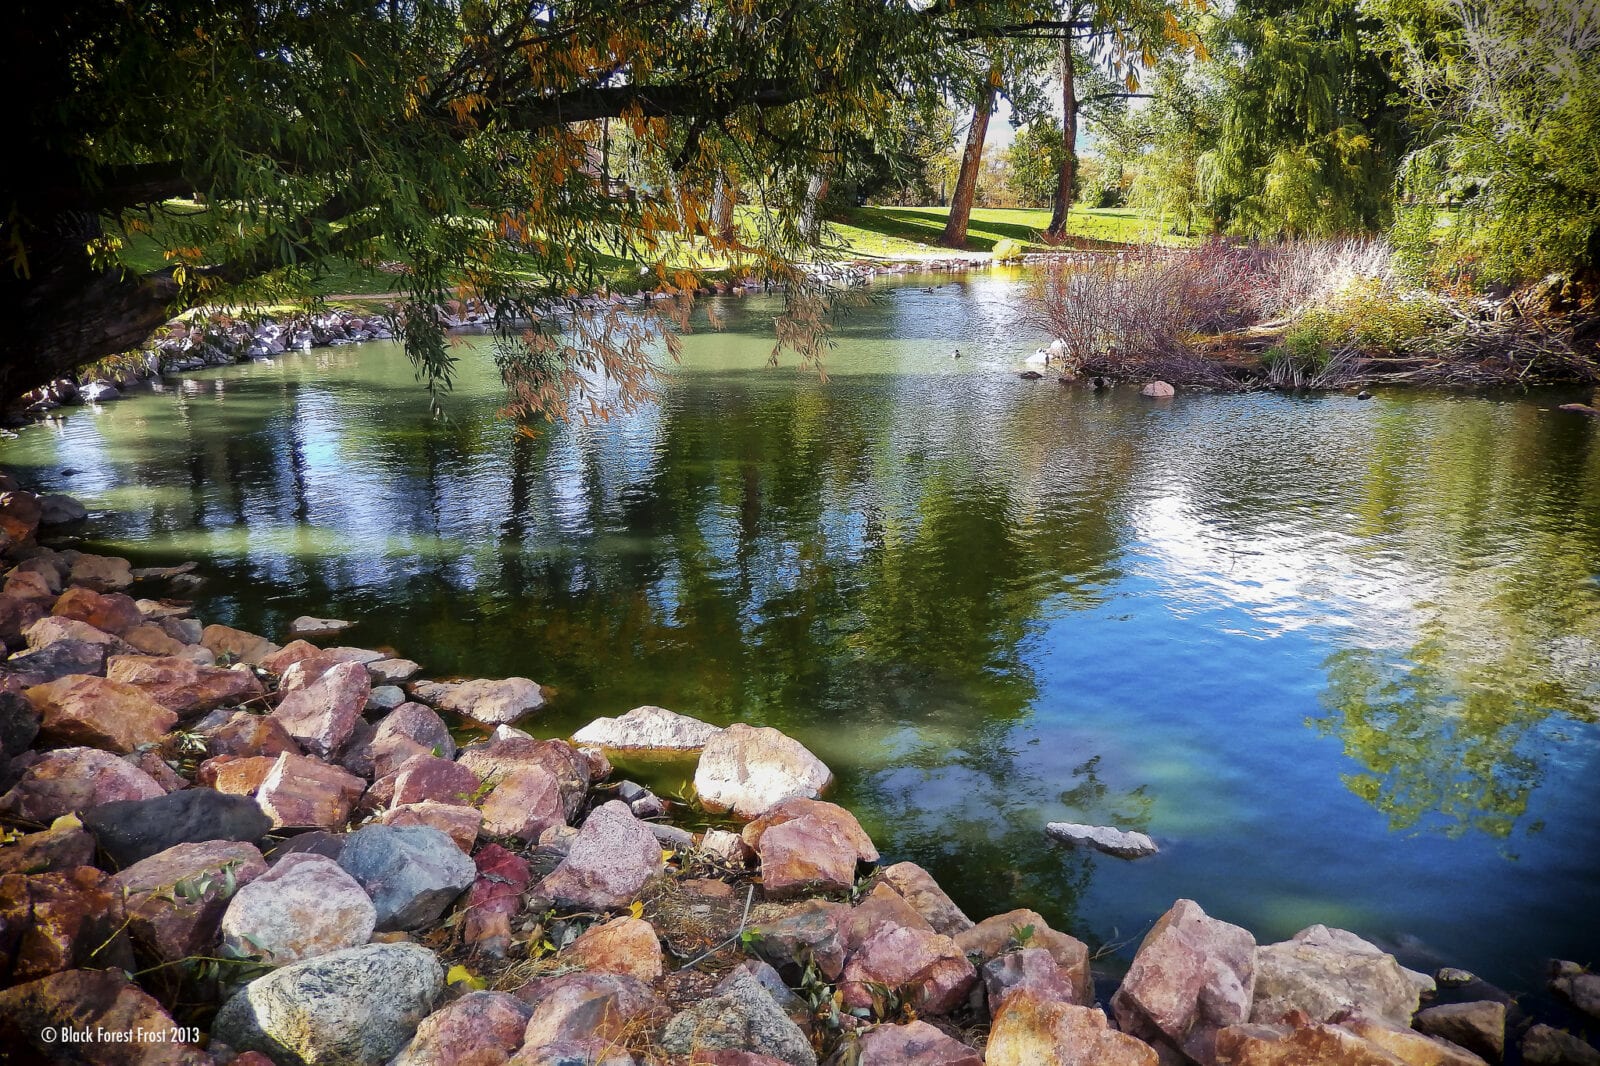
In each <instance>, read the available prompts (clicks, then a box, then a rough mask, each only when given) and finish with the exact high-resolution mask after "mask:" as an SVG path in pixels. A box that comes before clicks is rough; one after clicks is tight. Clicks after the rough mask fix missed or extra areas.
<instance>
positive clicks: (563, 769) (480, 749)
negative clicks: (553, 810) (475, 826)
mask: <svg viewBox="0 0 1600 1066" xmlns="http://www.w3.org/2000/svg"><path fill="white" fill-rule="evenodd" d="M456 761H457V762H459V763H460V764H461V765H462V766H465V767H467V768H468V769H469V770H471V771H472V772H473V773H475V774H477V775H478V777H479V778H480V779H481V780H483V781H487V782H489V783H490V784H491V785H495V784H498V783H500V782H503V781H506V780H509V779H511V778H513V777H515V776H516V775H517V773H518V771H520V770H524V769H531V768H535V767H537V768H539V769H543V770H545V771H547V772H548V773H549V774H550V775H551V776H553V777H554V778H555V779H556V783H557V787H558V788H559V791H560V793H561V808H562V812H563V814H564V815H565V820H566V821H568V822H570V821H572V819H574V818H576V817H577V815H578V812H579V811H580V810H582V809H583V801H584V797H585V796H587V795H588V793H589V763H588V761H587V760H586V759H585V758H584V757H583V755H582V754H581V753H580V752H579V751H578V749H576V748H574V747H573V746H572V745H571V744H568V743H566V742H565V741H562V740H535V739H533V738H532V737H530V736H527V735H525V734H518V733H516V732H515V731H512V730H505V731H502V730H498V729H497V730H496V731H495V734H494V736H492V737H491V738H490V739H489V740H487V741H484V742H482V743H479V744H469V745H467V746H466V747H464V748H462V749H461V750H460V751H459V752H458V753H457V754H456ZM485 817H486V819H487V815H485Z"/></svg>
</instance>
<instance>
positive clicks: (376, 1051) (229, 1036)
mask: <svg viewBox="0 0 1600 1066" xmlns="http://www.w3.org/2000/svg"><path fill="white" fill-rule="evenodd" d="M443 989H444V970H443V968H442V967H440V965H439V961H438V959H436V958H435V957H434V954H433V952H431V951H429V950H428V949H427V948H425V947H422V946H421V945H418V944H366V945H364V946H362V947H357V948H347V949H346V950H344V951H335V952H333V953H331V954H328V955H320V956H318V957H317V958H314V959H308V960H306V961H305V962H297V963H295V964H294V965H292V966H285V967H284V968H283V969H281V970H276V971H274V972H272V973H270V974H268V975H267V976H265V977H262V978H259V979H258V980H255V981H252V982H251V983H250V984H248V985H246V986H245V987H244V988H243V989H242V990H241V991H240V992H239V993H238V994H236V995H235V996H234V997H233V998H232V999H230V1000H228V1002H227V1003H225V1004H224V1005H223V1007H222V1010H220V1011H219V1012H217V1017H216V1020H215V1022H213V1023H212V1034H213V1036H214V1037H215V1038H216V1039H217V1040H218V1041H219V1042H221V1043H224V1044H227V1045H228V1046H229V1047H232V1048H234V1049H235V1050H238V1051H260V1052H262V1053H263V1054H266V1055H268V1056H270V1057H271V1058H272V1060H273V1061H274V1062H278V1063H295V1064H297V1066H299V1064H305V1066H316V1064H322V1063H328V1064H334V1063H337V1064H340V1066H369V1064H370V1066H378V1064H379V1063H385V1062H388V1061H389V1060H390V1059H391V1058H393V1057H394V1056H395V1054H396V1053H398V1052H399V1051H400V1049H401V1048H403V1047H404V1046H405V1045H406V1042H407V1041H409V1040H410V1039H411V1036H412V1034H413V1033H415V1032H416V1029H417V1025H418V1024H419V1023H420V1022H421V1021H422V1019H423V1018H425V1017H427V1015H428V1013H429V1012H430V1011H431V1010H432V1008H433V1004H434V1001H435V1000H437V999H438V998H439V994H440V992H441V991H443Z"/></svg>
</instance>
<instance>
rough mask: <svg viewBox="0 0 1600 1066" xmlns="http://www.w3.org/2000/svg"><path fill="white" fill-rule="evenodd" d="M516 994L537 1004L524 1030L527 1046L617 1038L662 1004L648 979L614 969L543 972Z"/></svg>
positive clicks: (646, 1018) (531, 1003)
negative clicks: (608, 970)
mask: <svg viewBox="0 0 1600 1066" xmlns="http://www.w3.org/2000/svg"><path fill="white" fill-rule="evenodd" d="M516 994H517V997H518V998H519V999H521V1000H523V1001H524V1002H525V1003H528V1004H529V1005H530V1006H532V1008H533V1011H532V1013H531V1014H529V1016H528V1025H527V1028H526V1029H525V1030H523V1034H522V1039H523V1043H524V1045H525V1046H527V1047H529V1048H540V1047H548V1046H551V1045H556V1044H567V1043H578V1044H582V1043H585V1042H587V1041H591V1040H594V1041H600V1042H602V1043H605V1042H611V1041H618V1040H620V1039H621V1038H622V1037H623V1036H624V1035H626V1034H627V1033H628V1032H630V1031H636V1027H637V1026H638V1025H639V1023H640V1022H641V1021H647V1020H649V1019H651V1018H653V1017H654V1016H655V1015H656V1014H657V1012H658V1011H659V1010H660V1009H661V1003H660V1001H659V1000H658V999H656V997H655V994H654V993H652V992H651V991H650V986H649V985H646V984H645V983H644V982H643V981H640V980H638V979H637V978H634V977H628V976H626V975H623V974H614V973H565V974H561V975H559V976H556V977H545V978H540V979H538V980H534V981H530V982H528V983H527V984H525V985H523V986H522V987H521V988H519V989H518V990H517V993H516Z"/></svg>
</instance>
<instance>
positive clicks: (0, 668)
mask: <svg viewBox="0 0 1600 1066" xmlns="http://www.w3.org/2000/svg"><path fill="white" fill-rule="evenodd" d="M110 650H111V649H110V648H109V647H108V646H107V645H105V644H91V643H89V642H88V641H85V640H58V641H56V642H55V643H53V644H48V645H46V646H45V647H42V648H39V649H37V650H36V651H25V652H21V653H19V654H17V655H13V656H12V657H11V658H9V659H7V660H6V661H5V663H4V664H0V674H9V675H10V676H11V677H13V678H15V679H16V680H17V682H18V683H19V684H20V685H21V686H22V687H23V688H32V687H33V686H34V685H47V684H49V683H50V682H52V681H59V680H61V679H62V678H63V677H66V676H67V675H69V674H104V673H105V672H106V656H107V655H108V654H109V653H110Z"/></svg>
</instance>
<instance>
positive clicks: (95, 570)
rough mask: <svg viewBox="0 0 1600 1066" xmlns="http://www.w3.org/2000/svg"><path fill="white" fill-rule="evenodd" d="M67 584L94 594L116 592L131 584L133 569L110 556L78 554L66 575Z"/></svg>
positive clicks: (123, 560) (125, 562)
mask: <svg viewBox="0 0 1600 1066" xmlns="http://www.w3.org/2000/svg"><path fill="white" fill-rule="evenodd" d="M67 583H68V584H69V585H82V586H83V587H84V588H90V589H94V590H95V591H96V592H116V591H117V590H119V589H125V588H127V587H128V586H129V585H131V584H133V567H132V566H130V565H129V564H128V560H126V559H119V558H117V557H115V556H112V555H83V554H80V555H79V556H78V557H77V558H76V559H73V561H72V569H71V570H70V571H69V572H68V573H67ZM100 628H102V629H104V628H105V627H104V626H101V627H100Z"/></svg>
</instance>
